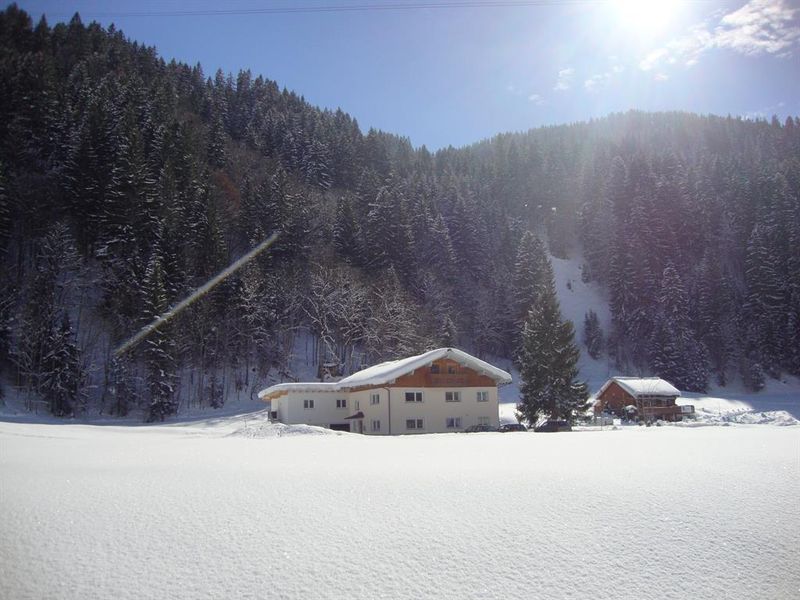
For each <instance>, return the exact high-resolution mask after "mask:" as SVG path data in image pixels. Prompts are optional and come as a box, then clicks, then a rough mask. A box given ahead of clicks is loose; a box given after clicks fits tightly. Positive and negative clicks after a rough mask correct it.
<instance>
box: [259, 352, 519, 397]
mask: <svg viewBox="0 0 800 600" xmlns="http://www.w3.org/2000/svg"><path fill="white" fill-rule="evenodd" d="M442 358H449V359H451V360H454V361H456V362H458V363H461V364H462V365H464V366H466V367H469V368H470V369H472V370H474V371H476V372H478V373H481V374H483V375H486V376H487V377H491V378H492V379H494V380H495V381H496V382H497V383H498V384H502V383H511V375H509V374H508V373H506V372H505V371H503V370H502V369H498V368H497V367H494V366H492V365H490V364H489V363H487V362H484V361H482V360H480V359H479V358H475V357H474V356H472V355H471V354H467V353H466V352H463V351H461V350H457V349H456V348H437V349H436V350H431V351H430V352H426V353H425V354H420V355H418V356H411V357H409V358H402V359H400V360H390V361H388V362H384V363H380V364H378V365H374V366H372V367H368V368H366V369H363V370H361V371H358V372H356V373H353V374H352V375H350V376H349V377H345V378H344V379H342V380H341V381H337V382H331V383H279V384H277V385H273V386H272V387H268V388H267V389H265V390H261V391H260V392H259V393H258V397H259V398H261V399H264V398H266V397H267V396H271V395H273V394H275V393H276V392H283V391H287V392H288V391H295V392H300V391H308V392H338V391H343V390H349V389H352V388H355V387H361V386H370V385H382V384H385V383H390V382H392V381H394V380H395V379H397V378H398V377H400V376H402V375H406V374H407V373H411V372H412V371H415V370H416V369H419V368H420V367H425V366H428V365H430V364H431V363H432V362H433V361H435V360H440V359H442Z"/></svg>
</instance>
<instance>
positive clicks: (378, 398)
mask: <svg viewBox="0 0 800 600" xmlns="http://www.w3.org/2000/svg"><path fill="white" fill-rule="evenodd" d="M369 403H370V404H380V403H381V395H380V394H372V395H371V396H370V397H369Z"/></svg>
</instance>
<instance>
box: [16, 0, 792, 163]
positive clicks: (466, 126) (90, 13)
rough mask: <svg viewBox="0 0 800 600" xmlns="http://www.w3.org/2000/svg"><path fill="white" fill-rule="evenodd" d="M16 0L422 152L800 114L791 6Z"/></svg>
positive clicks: (495, 0) (639, 0)
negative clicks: (602, 122) (594, 129)
mask: <svg viewBox="0 0 800 600" xmlns="http://www.w3.org/2000/svg"><path fill="white" fill-rule="evenodd" d="M17 4H18V5H19V6H20V7H21V8H23V9H25V10H27V11H28V12H30V13H31V15H32V16H33V18H34V20H35V21H36V20H38V18H39V17H40V16H41V14H43V13H44V14H46V16H47V19H48V22H49V23H50V24H51V25H52V24H54V23H55V22H57V21H66V20H69V18H70V17H71V16H72V15H73V14H74V13H75V12H76V11H77V12H79V13H80V14H81V17H82V19H83V20H84V22H87V23H88V22H89V21H92V20H95V21H98V22H99V23H101V24H102V25H103V26H108V25H109V24H111V23H114V24H115V26H116V27H117V28H118V29H121V30H122V31H123V32H124V33H125V35H126V36H128V37H129V38H131V39H133V40H136V41H139V42H141V43H144V44H146V45H148V46H155V47H156V49H157V50H158V52H159V54H160V55H161V56H163V57H164V58H165V59H166V60H171V59H173V58H174V59H176V60H178V61H182V62H186V63H189V64H192V65H194V64H196V63H198V62H199V63H200V64H201V65H202V66H203V69H204V72H205V73H206V75H211V76H213V74H214V73H215V72H216V70H217V69H222V70H223V71H224V72H226V73H227V72H232V73H234V74H235V73H236V72H237V71H239V70H241V69H250V71H251V72H252V73H253V75H254V76H255V75H259V74H260V75H263V76H264V77H266V78H268V79H272V80H275V81H277V82H278V84H279V85H280V86H281V87H286V88H288V89H290V90H292V91H294V92H296V93H298V94H300V95H302V96H304V97H305V99H306V100H308V101H309V102H311V103H312V104H314V105H317V106H320V107H323V108H331V109H336V108H342V109H343V110H344V111H346V112H348V113H349V114H351V115H352V116H353V117H355V118H356V119H357V120H358V123H359V125H360V126H361V128H362V130H363V131H365V132H366V131H367V130H368V129H369V128H370V127H375V128H378V129H382V130H384V131H388V132H391V133H396V134H399V135H402V136H404V137H408V138H409V139H410V140H411V143H412V144H414V146H421V145H425V146H427V147H428V148H429V149H431V150H436V149H439V148H443V147H447V146H449V145H452V146H455V147H460V146H464V145H468V144H471V143H474V142H477V141H479V140H482V139H485V138H488V137H492V136H493V135H495V134H498V133H503V132H508V131H525V130H527V129H530V128H533V127H539V126H542V125H553V124H560V123H570V122H576V121H585V120H588V119H591V118H597V117H602V116H605V115H607V114H609V113H612V112H619V111H625V110H629V109H640V110H648V111H661V110H684V111H691V112H697V113H704V114H706V113H712V114H719V115H729V114H730V115H735V116H743V117H746V118H770V117H771V116H772V115H773V114H774V115H777V116H778V117H779V118H780V119H781V120H783V119H784V118H785V117H786V116H787V115H792V116H797V115H800V0H750V1H749V2H748V1H746V0H738V1H737V0H727V1H726V0H527V1H526V0H471V1H470V0H464V1H461V0H385V1H381V0H296V1H294V2H292V1H291V0H272V1H266V0H260V1H259V0H227V1H226V2H220V1H219V0H159V1H156V0H114V1H113V2H110V1H108V0H106V1H100V0H28V1H25V0H21V1H18V2H17ZM448 4H449V6H446V5H448ZM443 5H445V6H443ZM398 7H399V8H398ZM287 9H288V10H287Z"/></svg>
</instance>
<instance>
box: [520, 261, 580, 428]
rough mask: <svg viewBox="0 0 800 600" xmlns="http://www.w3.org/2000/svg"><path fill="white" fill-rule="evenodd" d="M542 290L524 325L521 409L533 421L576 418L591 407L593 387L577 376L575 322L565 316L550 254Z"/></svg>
mask: <svg viewBox="0 0 800 600" xmlns="http://www.w3.org/2000/svg"><path fill="white" fill-rule="evenodd" d="M536 295H537V298H538V299H537V301H536V303H535V304H534V305H533V306H532V307H531V309H530V310H529V311H528V316H527V318H526V319H525V322H524V324H523V327H522V343H521V346H520V350H519V352H518V354H517V363H518V364H519V369H520V378H521V384H520V400H519V403H518V404H517V412H518V414H519V415H520V417H522V418H524V419H525V420H527V421H528V423H530V424H531V425H535V424H536V423H537V422H538V420H539V419H540V417H542V416H543V415H546V416H549V417H550V418H552V419H566V420H569V421H573V420H574V419H575V417H576V416H577V415H578V414H579V413H581V412H583V411H585V410H586V407H587V398H588V392H587V388H586V384H585V383H581V382H578V381H576V380H577V377H578V358H579V355H580V351H579V350H578V347H577V346H576V344H575V331H574V328H573V326H572V322H571V321H562V320H561V310H560V308H559V304H558V299H557V298H556V292H555V284H554V282H553V272H552V268H551V267H550V262H549V261H547V260H546V261H545V263H544V265H543V274H542V283H541V284H540V286H539V288H538V289H537V290H536Z"/></svg>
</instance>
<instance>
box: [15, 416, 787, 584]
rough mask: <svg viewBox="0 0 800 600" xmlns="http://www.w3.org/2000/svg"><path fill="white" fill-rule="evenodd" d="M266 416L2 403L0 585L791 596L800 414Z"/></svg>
mask: <svg viewBox="0 0 800 600" xmlns="http://www.w3.org/2000/svg"><path fill="white" fill-rule="evenodd" d="M283 427H284V428H285V426H283ZM278 429H280V428H278ZM278 429H273V427H272V426H271V425H269V424H266V423H265V422H264V420H263V415H262V414H259V413H253V414H250V415H243V416H238V417H225V418H219V419H214V420H205V421H197V422H194V423H184V424H173V425H166V426H158V427H151V426H138V427H136V426H134V427H131V426H128V427H118V426H102V425H79V424H36V423H19V422H17V423H12V422H0V507H2V519H0V597H2V598H9V599H11V598H13V599H23V598H36V599H38V598H65V599H68V598H116V599H118V600H124V599H127V598H137V599H138V598H376V597H385V598H400V597H406V598H467V597H471V598H637V599H639V598H645V599H646V598H681V599H684V598H714V599H717V598H737V599H739V598H759V599H760V598H773V599H775V598H797V597H799V596H800V500H798V499H800V427H797V426H794V427H775V426H770V425H740V424H733V425H731V426H729V427H704V428H680V427H659V428H655V427H652V428H636V427H628V428H620V429H617V430H613V429H608V428H606V429H605V430H604V431H576V432H572V433H560V434H533V433H518V434H497V433H488V434H442V435H427V436H416V437H412V436H405V437H393V438H376V437H363V436H357V435H350V434H344V435H324V434H322V433H321V432H320V431H319V430H316V433H318V435H302V431H299V430H298V431H294V432H289V431H285V430H281V431H279V430H278ZM307 429H309V428H307ZM288 433H294V435H287V434H288Z"/></svg>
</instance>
